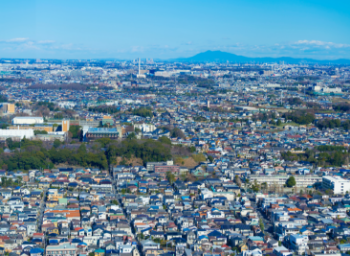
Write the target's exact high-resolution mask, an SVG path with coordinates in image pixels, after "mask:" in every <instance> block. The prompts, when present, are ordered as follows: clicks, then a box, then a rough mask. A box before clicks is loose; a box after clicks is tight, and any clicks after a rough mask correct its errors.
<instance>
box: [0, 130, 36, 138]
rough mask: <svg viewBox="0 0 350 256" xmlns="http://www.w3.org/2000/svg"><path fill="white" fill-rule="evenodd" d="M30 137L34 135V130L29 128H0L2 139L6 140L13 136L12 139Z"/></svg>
mask: <svg viewBox="0 0 350 256" xmlns="http://www.w3.org/2000/svg"><path fill="white" fill-rule="evenodd" d="M24 137H25V138H26V139H30V138H32V137H34V130H33V129H30V130H18V129H16V130H3V129H0V139H2V140H6V139H8V138H13V139H18V140H20V139H23V138H24Z"/></svg>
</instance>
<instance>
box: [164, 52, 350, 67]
mask: <svg viewBox="0 0 350 256" xmlns="http://www.w3.org/2000/svg"><path fill="white" fill-rule="evenodd" d="M169 61H178V62H192V63H203V62H221V63H222V62H227V61H229V62H231V63H232V62H234V63H252V62H259V63H276V62H277V63H278V62H284V63H286V64H300V63H320V64H350V60H349V59H336V60H316V59H311V58H293V57H276V58H273V57H245V56H241V55H236V54H233V53H228V52H222V51H210V50H209V51H206V52H201V53H198V54H196V55H194V56H192V57H188V58H176V59H171V60H169Z"/></svg>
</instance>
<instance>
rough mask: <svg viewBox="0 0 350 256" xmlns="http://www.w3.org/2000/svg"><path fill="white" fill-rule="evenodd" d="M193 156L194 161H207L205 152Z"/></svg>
mask: <svg viewBox="0 0 350 256" xmlns="http://www.w3.org/2000/svg"><path fill="white" fill-rule="evenodd" d="M192 158H193V160H194V161H196V162H198V163H200V162H205V161H206V160H207V159H206V157H205V156H204V155H203V153H199V154H193V155H192Z"/></svg>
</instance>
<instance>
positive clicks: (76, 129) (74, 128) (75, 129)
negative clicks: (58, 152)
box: [69, 125, 81, 139]
mask: <svg viewBox="0 0 350 256" xmlns="http://www.w3.org/2000/svg"><path fill="white" fill-rule="evenodd" d="M80 129H81V127H80V126H79V125H71V126H70V127H69V131H70V132H71V133H72V138H73V139H80V136H81V130H80Z"/></svg>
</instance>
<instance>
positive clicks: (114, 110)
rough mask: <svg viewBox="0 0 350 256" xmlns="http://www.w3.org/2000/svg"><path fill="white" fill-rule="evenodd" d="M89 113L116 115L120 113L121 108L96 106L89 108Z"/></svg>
mask: <svg viewBox="0 0 350 256" xmlns="http://www.w3.org/2000/svg"><path fill="white" fill-rule="evenodd" d="M89 111H91V112H98V113H108V114H115V113H118V112H119V111H120V107H118V106H108V105H101V106H96V107H89Z"/></svg>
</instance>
